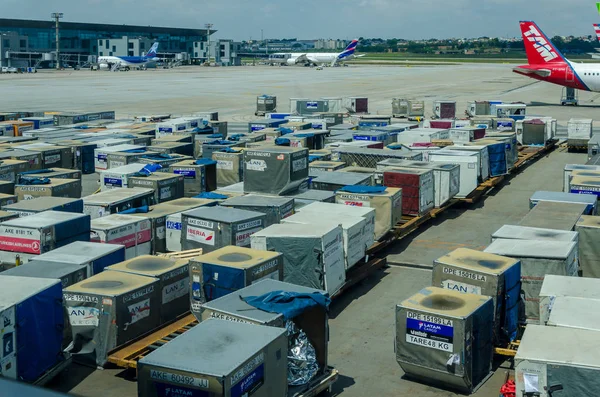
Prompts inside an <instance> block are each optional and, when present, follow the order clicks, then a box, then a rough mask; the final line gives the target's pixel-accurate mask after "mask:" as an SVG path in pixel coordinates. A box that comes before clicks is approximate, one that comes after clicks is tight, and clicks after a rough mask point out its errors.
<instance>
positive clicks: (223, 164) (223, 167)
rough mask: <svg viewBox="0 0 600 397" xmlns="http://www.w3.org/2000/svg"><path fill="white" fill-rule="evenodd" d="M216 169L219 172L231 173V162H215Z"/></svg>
mask: <svg viewBox="0 0 600 397" xmlns="http://www.w3.org/2000/svg"><path fill="white" fill-rule="evenodd" d="M217 168H218V169H220V170H227V171H233V161H229V160H217Z"/></svg>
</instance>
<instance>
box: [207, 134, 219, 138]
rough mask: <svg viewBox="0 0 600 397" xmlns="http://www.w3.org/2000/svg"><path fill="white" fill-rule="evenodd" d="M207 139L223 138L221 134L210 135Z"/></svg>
mask: <svg viewBox="0 0 600 397" xmlns="http://www.w3.org/2000/svg"><path fill="white" fill-rule="evenodd" d="M206 137H207V138H214V139H221V138H223V134H210V135H207V136H206Z"/></svg>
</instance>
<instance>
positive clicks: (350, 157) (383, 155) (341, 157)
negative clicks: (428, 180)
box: [331, 146, 423, 168]
mask: <svg viewBox="0 0 600 397" xmlns="http://www.w3.org/2000/svg"><path fill="white" fill-rule="evenodd" d="M331 159H332V160H333V161H342V162H344V163H346V164H347V165H348V166H358V167H366V168H376V167H377V163H379V162H380V161H383V160H387V159H404V160H413V161H421V160H422V159H423V155H422V154H421V153H417V152H413V151H412V150H410V149H406V148H402V149H400V150H379V149H367V148H353V147H345V146H343V147H339V148H334V149H332V155H331Z"/></svg>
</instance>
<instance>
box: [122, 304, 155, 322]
mask: <svg viewBox="0 0 600 397" xmlns="http://www.w3.org/2000/svg"><path fill="white" fill-rule="evenodd" d="M127 309H128V310H129V314H130V315H131V321H130V323H129V324H135V323H137V322H138V321H140V320H142V319H144V318H146V317H149V316H150V298H148V299H144V300H143V301H140V302H137V303H134V304H133V305H129V306H128V307H127Z"/></svg>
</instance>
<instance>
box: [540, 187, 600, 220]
mask: <svg viewBox="0 0 600 397" xmlns="http://www.w3.org/2000/svg"><path fill="white" fill-rule="evenodd" d="M542 201H549V202H553V203H569V204H585V205H586V206H587V207H586V210H585V214H586V215H596V213H597V205H598V199H597V197H596V195H593V194H575V193H564V192H548V191H537V192H535V193H533V195H532V196H531V197H530V198H529V208H530V209H531V208H533V207H535V206H536V204H538V203H539V202H542Z"/></svg>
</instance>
